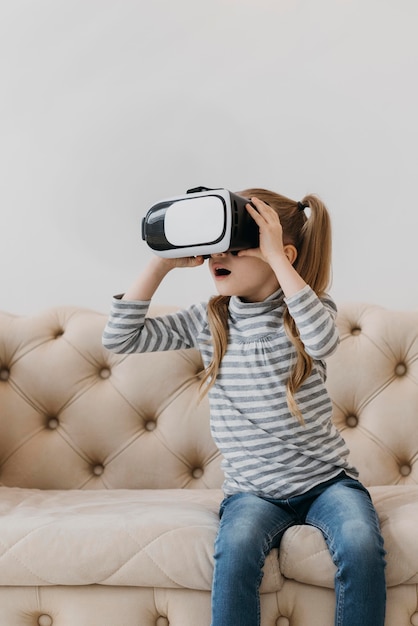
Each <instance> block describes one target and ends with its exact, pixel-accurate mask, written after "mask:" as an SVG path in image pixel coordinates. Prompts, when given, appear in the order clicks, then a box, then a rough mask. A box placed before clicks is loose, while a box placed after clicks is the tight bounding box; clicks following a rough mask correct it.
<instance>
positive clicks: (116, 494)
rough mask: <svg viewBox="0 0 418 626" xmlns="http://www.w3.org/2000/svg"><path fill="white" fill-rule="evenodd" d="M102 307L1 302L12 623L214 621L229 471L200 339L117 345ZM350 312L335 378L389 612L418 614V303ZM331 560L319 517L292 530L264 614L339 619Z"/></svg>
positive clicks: (315, 625)
mask: <svg viewBox="0 0 418 626" xmlns="http://www.w3.org/2000/svg"><path fill="white" fill-rule="evenodd" d="M159 312H162V311H156V310H154V313H159ZM105 320H106V316H105V315H102V314H99V313H96V312H93V311H88V310H84V309H79V308H71V307H65V308H56V309H52V310H49V311H46V312H44V313H42V314H40V315H37V316H34V317H18V316H12V315H8V314H1V315H0V585H1V587H0V626H167V625H170V626H209V623H210V588H211V576H212V547H213V542H214V538H215V534H216V530H217V523H218V517H217V511H218V505H219V502H220V500H221V497H222V494H221V491H220V485H221V483H222V475H221V471H220V467H219V465H220V459H219V456H218V454H217V451H216V448H215V446H214V444H213V442H212V440H211V437H210V433H209V426H208V406H207V402H206V400H205V401H203V402H202V403H200V404H199V403H198V399H197V398H198V384H199V382H198V373H199V370H200V368H201V363H200V360H199V356H198V354H197V353H196V352H194V351H182V352H171V353H162V354H148V355H134V356H116V355H114V354H110V353H108V352H106V351H105V350H104V349H103V348H102V346H101V333H102V329H103V326H104V324H105ZM338 323H339V327H340V331H341V339H342V342H341V345H340V347H339V349H338V351H337V353H336V354H335V355H334V356H333V357H332V359H330V360H329V365H328V371H329V377H328V381H329V390H330V393H331V395H332V398H333V401H334V404H335V422H336V424H337V426H338V427H339V428H340V429H341V430H342V431H343V433H344V436H345V438H346V440H347V443H348V445H349V446H350V448H351V451H352V459H353V461H354V463H355V464H356V465H357V467H358V468H359V470H360V473H361V478H362V480H363V481H364V483H365V484H366V485H368V486H369V487H370V491H371V493H372V496H373V499H374V502H375V504H376V507H377V511H378V513H379V516H380V520H381V524H382V530H383V535H384V538H385V543H386V549H387V551H388V555H387V562H388V567H387V582H388V608H387V621H386V623H387V626H411V624H412V625H414V626H417V625H418V312H415V313H412V312H411V313H407V312H391V311H387V310H384V309H382V308H379V307H376V306H370V305H362V304H350V305H345V306H341V307H340V313H339V318H338ZM333 576H334V565H333V563H332V561H331V559H330V557H329V555H328V552H327V549H326V547H325V543H324V541H323V539H322V537H321V535H320V534H319V532H318V531H316V530H315V529H313V528H309V527H294V528H292V529H290V530H289V531H287V533H286V535H285V537H284V540H283V544H282V547H281V551H280V556H278V554H277V551H275V552H273V553H272V554H271V555H270V556H269V558H268V560H267V563H266V566H265V575H264V579H263V583H262V624H263V626H332V625H333V623H334V622H333V612H334V592H333ZM231 626H237V625H234V624H231ZM353 626H354V625H353Z"/></svg>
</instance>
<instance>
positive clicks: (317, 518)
mask: <svg viewBox="0 0 418 626" xmlns="http://www.w3.org/2000/svg"><path fill="white" fill-rule="evenodd" d="M220 517H221V521H220V525H219V532H218V536H217V538H216V542H215V554H214V556H215V570H214V576H213V587H212V626H258V625H259V624H260V596H259V587H260V584H261V579H262V576H263V574H262V568H263V565H264V561H265V558H266V556H267V554H268V553H269V552H270V550H271V549H272V548H278V547H279V545H280V541H281V538H282V537H283V534H284V532H285V531H286V530H287V529H288V528H290V526H294V525H295V524H308V525H310V526H315V527H316V528H318V529H319V530H320V531H321V533H322V534H323V536H324V539H325V541H326V543H327V545H328V549H329V551H330V553H331V557H332V560H333V562H334V563H335V565H336V567H337V573H336V576H335V594H336V610H335V625H336V626H383V624H384V620H385V605H386V584H385V565H386V564H385V550H384V548H383V539H382V537H381V534H380V529H379V522H378V519H377V515H376V512H375V509H374V507H373V504H372V502H371V499H370V496H369V493H368V491H367V490H366V489H365V488H364V487H363V485H362V484H361V483H359V482H358V481H357V480H354V479H352V478H350V477H348V476H347V475H346V474H345V473H344V472H342V473H341V474H340V475H339V476H337V477H336V478H334V479H332V480H329V481H327V482H325V483H323V484H321V485H318V486H317V487H314V488H313V489H311V490H310V491H308V492H307V493H305V494H303V495H301V496H296V497H293V498H289V499H287V500H274V499H265V498H260V497H258V496H255V495H253V494H251V493H238V494H235V495H233V496H229V497H227V498H225V499H224V500H223V502H222V504H221V509H220ZM324 626H325V625H324Z"/></svg>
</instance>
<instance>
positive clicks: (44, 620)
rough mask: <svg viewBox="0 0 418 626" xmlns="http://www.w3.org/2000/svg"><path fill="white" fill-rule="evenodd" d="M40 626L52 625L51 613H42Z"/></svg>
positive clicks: (39, 619) (39, 618)
mask: <svg viewBox="0 0 418 626" xmlns="http://www.w3.org/2000/svg"><path fill="white" fill-rule="evenodd" d="M38 626H52V617H51V616H50V615H46V613H44V614H43V615H40V616H39V617H38Z"/></svg>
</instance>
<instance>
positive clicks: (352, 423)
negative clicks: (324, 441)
mask: <svg viewBox="0 0 418 626" xmlns="http://www.w3.org/2000/svg"><path fill="white" fill-rule="evenodd" d="M346 424H347V426H348V427H349V428H355V427H356V426H358V417H357V415H347V419H346Z"/></svg>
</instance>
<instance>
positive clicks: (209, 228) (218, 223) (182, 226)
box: [164, 195, 227, 246]
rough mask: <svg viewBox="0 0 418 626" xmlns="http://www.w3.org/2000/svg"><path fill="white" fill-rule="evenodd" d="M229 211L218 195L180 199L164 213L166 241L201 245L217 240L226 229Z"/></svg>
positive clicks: (176, 244)
mask: <svg viewBox="0 0 418 626" xmlns="http://www.w3.org/2000/svg"><path fill="white" fill-rule="evenodd" d="M226 213H227V212H226V211H225V205H224V202H223V201H222V198H220V197H219V196H218V197H217V196H213V195H212V196H206V197H202V198H199V199H198V200H196V199H193V198H186V199H184V200H179V201H178V202H175V203H174V204H172V205H171V206H169V207H168V209H167V211H166V214H165V218H164V231H165V236H166V238H167V241H168V242H169V243H170V244H172V245H173V246H190V244H192V245H193V246H200V245H204V244H208V243H212V242H215V241H218V240H219V239H220V238H222V237H223V235H224V234H225V231H226V228H225V217H226Z"/></svg>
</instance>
